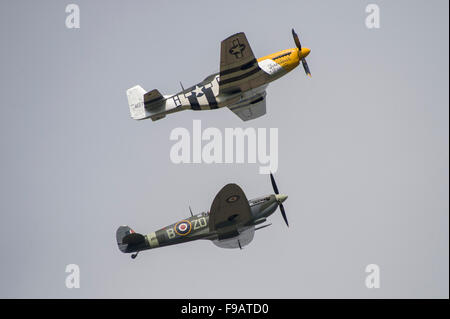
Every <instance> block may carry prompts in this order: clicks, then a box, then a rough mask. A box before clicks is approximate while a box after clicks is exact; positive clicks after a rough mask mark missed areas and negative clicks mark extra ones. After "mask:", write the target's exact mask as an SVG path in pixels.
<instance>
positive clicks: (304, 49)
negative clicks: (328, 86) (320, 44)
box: [292, 29, 311, 77]
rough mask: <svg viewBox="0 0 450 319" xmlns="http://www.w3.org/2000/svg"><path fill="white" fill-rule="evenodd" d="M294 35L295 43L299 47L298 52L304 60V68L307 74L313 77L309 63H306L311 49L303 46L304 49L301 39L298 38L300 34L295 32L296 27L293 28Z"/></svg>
mask: <svg viewBox="0 0 450 319" xmlns="http://www.w3.org/2000/svg"><path fill="white" fill-rule="evenodd" d="M292 36H293V37H294V42H295V45H296V46H297V48H298V54H299V57H300V59H301V60H302V65H303V69H304V70H305V73H306V75H308V76H309V77H311V72H310V71H309V66H308V63H306V59H305V57H306V56H307V55H308V54H309V52H310V51H311V50H310V49H308V48H303V50H302V44H301V43H300V39H299V38H298V35H297V33H295V31H294V29H292Z"/></svg>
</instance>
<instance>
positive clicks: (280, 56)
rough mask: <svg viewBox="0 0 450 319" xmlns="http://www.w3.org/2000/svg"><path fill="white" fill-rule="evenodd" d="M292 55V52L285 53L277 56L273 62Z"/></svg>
mask: <svg viewBox="0 0 450 319" xmlns="http://www.w3.org/2000/svg"><path fill="white" fill-rule="evenodd" d="M290 54H291V52H288V53H285V54H282V55H279V56H276V57H274V58H273V59H272V60H276V59H279V58H282V57H284V56H286V55H290Z"/></svg>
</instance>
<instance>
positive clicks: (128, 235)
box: [116, 226, 145, 253]
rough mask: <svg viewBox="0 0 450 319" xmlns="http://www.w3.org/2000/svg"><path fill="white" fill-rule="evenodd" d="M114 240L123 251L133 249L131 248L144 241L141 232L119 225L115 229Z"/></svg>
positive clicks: (131, 250) (127, 251) (126, 251)
mask: <svg viewBox="0 0 450 319" xmlns="http://www.w3.org/2000/svg"><path fill="white" fill-rule="evenodd" d="M116 240H117V245H118V246H119V249H120V251H121V252H123V253H129V252H133V251H135V250H134V249H133V248H135V247H136V246H139V245H141V244H144V243H145V237H144V235H142V234H138V233H135V232H134V230H132V229H131V228H130V227H128V226H120V227H119V228H117V231H116Z"/></svg>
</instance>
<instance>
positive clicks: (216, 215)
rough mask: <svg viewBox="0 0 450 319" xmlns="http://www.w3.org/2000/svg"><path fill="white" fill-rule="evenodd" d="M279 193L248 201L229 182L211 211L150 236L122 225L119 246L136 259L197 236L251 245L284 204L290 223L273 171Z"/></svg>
mask: <svg viewBox="0 0 450 319" xmlns="http://www.w3.org/2000/svg"><path fill="white" fill-rule="evenodd" d="M270 180H271V182H272V186H273V190H274V192H275V194H271V195H266V196H262V197H259V198H255V199H252V200H247V197H246V196H245V194H244V192H243V191H242V189H241V188H240V187H239V186H238V185H236V184H228V185H225V186H224V187H223V188H222V189H221V190H220V192H219V193H218V194H217V195H216V197H215V198H214V201H213V203H212V205H211V210H210V212H209V213H200V214H197V215H193V214H192V211H191V217H189V218H186V219H183V220H180V221H179V222H176V223H174V224H172V225H169V226H167V227H164V228H162V229H160V230H157V231H156V232H152V233H150V234H148V235H142V234H138V233H136V232H134V231H133V230H132V229H131V228H130V227H128V226H120V227H119V228H118V229H117V232H116V239H117V245H118V246H119V249H120V250H121V251H122V252H124V253H133V254H132V255H131V258H133V259H134V258H136V256H137V254H138V253H139V252H140V251H142V250H147V249H153V248H157V247H164V246H169V245H175V244H180V243H185V242H189V241H193V240H197V239H208V240H211V241H212V242H213V243H214V244H215V245H217V246H219V247H222V248H240V249H242V247H243V246H245V245H248V244H249V243H250V242H251V241H252V240H253V236H254V234H255V230H258V229H261V228H264V227H267V226H270V225H271V224H266V225H262V226H260V227H255V226H257V225H259V224H262V223H264V222H265V221H266V219H267V217H269V216H270V215H272V214H273V213H274V212H275V210H276V209H277V207H280V210H281V214H282V215H283V218H284V221H285V222H286V225H288V226H289V224H288V221H287V218H286V213H285V211H284V207H283V204H282V203H283V202H284V201H285V200H286V199H287V196H286V195H282V194H279V192H278V187H277V184H276V183H275V179H274V178H273V175H272V174H270Z"/></svg>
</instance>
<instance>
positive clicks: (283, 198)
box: [270, 173, 289, 227]
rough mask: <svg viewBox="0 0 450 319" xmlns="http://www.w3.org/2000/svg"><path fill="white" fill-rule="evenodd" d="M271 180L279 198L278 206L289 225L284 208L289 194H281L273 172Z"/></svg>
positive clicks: (276, 196)
mask: <svg viewBox="0 0 450 319" xmlns="http://www.w3.org/2000/svg"><path fill="white" fill-rule="evenodd" d="M270 181H271V182H272V187H273V191H274V192H275V198H276V199H277V202H278V206H280V211H281V215H282V216H283V219H284V222H285V223H286V225H287V226H288V227H289V223H288V220H287V217H286V212H285V210H284V206H283V202H284V201H285V200H286V199H287V195H281V194H280V193H279V191H278V187H277V183H276V182H275V178H273V175H272V173H270Z"/></svg>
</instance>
